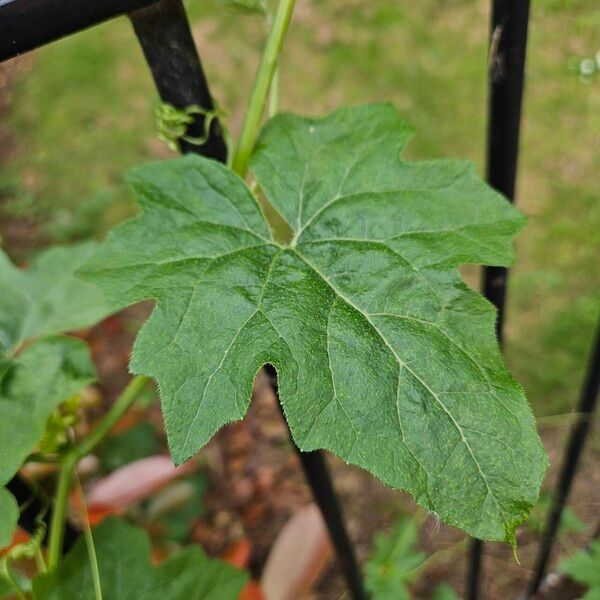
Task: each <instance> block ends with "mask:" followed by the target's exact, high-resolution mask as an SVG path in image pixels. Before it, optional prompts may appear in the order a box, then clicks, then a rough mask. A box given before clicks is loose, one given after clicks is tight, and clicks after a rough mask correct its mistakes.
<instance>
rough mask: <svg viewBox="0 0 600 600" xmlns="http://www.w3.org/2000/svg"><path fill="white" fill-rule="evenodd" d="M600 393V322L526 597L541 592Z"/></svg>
mask: <svg viewBox="0 0 600 600" xmlns="http://www.w3.org/2000/svg"><path fill="white" fill-rule="evenodd" d="M599 393H600V323H599V324H598V329H597V331H596V338H595V341H594V346H593V348H592V352H591V355H590V360H589V364H588V368H587V373H586V377H585V382H584V384H583V388H582V391H581V396H580V398H579V402H578V404H577V409H576V411H577V415H578V416H577V419H576V421H575V423H574V424H573V428H572V429H571V435H570V437H569V443H568V444H567V448H566V450H565V457H564V459H563V464H562V467H561V471H560V476H559V479H558V484H557V486H556V492H555V493H554V501H553V503H552V509H551V510H550V513H549V514H548V520H547V522H546V528H545V530H544V533H543V535H542V541H541V544H540V551H539V554H538V558H537V562H536V566H535V570H534V572H533V577H532V579H531V582H530V584H529V588H528V590H527V594H528V595H527V596H526V597H527V598H529V597H531V596H533V595H534V594H535V593H536V592H537V591H538V589H539V586H540V583H541V582H542V579H543V578H544V574H545V573H546V567H547V565H548V560H549V558H550V553H551V552H552V546H553V544H554V540H555V538H556V532H557V531H558V525H559V523H560V518H561V516H562V512H563V509H564V507H565V505H566V502H567V498H568V497H569V492H570V491H571V484H572V483H573V479H574V478H575V474H576V472H577V465H578V463H579V458H580V456H581V453H582V450H583V447H584V444H585V440H586V437H587V435H588V433H589V431H590V425H591V421H592V415H593V413H594V410H595V408H596V404H597V401H598V395H599Z"/></svg>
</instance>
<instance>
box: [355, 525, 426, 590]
mask: <svg viewBox="0 0 600 600" xmlns="http://www.w3.org/2000/svg"><path fill="white" fill-rule="evenodd" d="M418 534H419V530H418V528H417V523H416V521H415V519H411V518H408V517H404V518H402V519H400V521H398V523H397V524H396V525H395V527H394V530H393V531H392V533H391V535H389V536H386V535H384V534H382V533H377V534H376V535H375V541H374V548H373V552H372V554H371V556H370V557H369V559H368V560H367V562H366V564H365V586H366V588H367V590H368V591H369V592H370V593H371V595H372V596H373V598H377V599H378V600H410V597H411V596H410V590H409V589H408V585H409V584H410V582H411V581H412V580H413V579H414V578H415V574H416V573H415V569H417V568H418V567H419V566H420V565H421V564H423V562H424V561H425V558H426V556H425V554H423V552H419V551H418V550H416V549H415V546H416V544H417V540H418Z"/></svg>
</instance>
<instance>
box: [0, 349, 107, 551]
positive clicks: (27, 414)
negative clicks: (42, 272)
mask: <svg viewBox="0 0 600 600" xmlns="http://www.w3.org/2000/svg"><path fill="white" fill-rule="evenodd" d="M0 365H1V367H0V372H1V374H0V414H2V418H1V419H0V456H2V461H1V462H0V485H2V486H3V485H5V484H6V483H7V482H8V481H10V479H11V478H12V476H13V475H14V474H15V473H16V472H17V471H18V469H19V468H20V467H21V465H22V464H23V461H24V460H25V459H26V458H27V456H28V455H29V454H30V453H31V452H32V451H33V450H34V448H35V447H36V445H37V443H38V442H39V441H40V439H41V438H42V436H43V435H44V431H45V428H46V421H47V419H48V417H49V416H50V415H51V414H52V412H53V411H54V410H55V408H56V407H57V406H58V405H59V404H60V403H61V402H63V401H65V400H67V399H68V398H70V397H72V396H73V395H75V394H78V393H79V392H80V391H81V389H82V388H83V387H85V386H86V385H88V384H89V383H91V382H92V381H94V379H95V372H94V367H93V365H92V363H91V361H90V358H89V353H88V350H87V347H86V345H85V344H84V343H83V342H81V341H79V340H76V339H72V338H66V337H54V338H45V339H42V340H40V341H38V342H36V343H35V344H33V345H31V346H29V347H28V348H27V349H26V350H24V351H23V352H22V353H21V354H20V355H19V357H18V358H17V359H15V360H8V359H3V362H0ZM17 517H18V510H17V506H16V502H15V499H14V498H13V497H12V495H11V494H10V493H9V492H8V491H7V490H6V489H5V488H0V547H1V546H4V545H6V544H8V543H9V542H10V540H11V536H12V533H13V531H14V528H15V525H16V521H17Z"/></svg>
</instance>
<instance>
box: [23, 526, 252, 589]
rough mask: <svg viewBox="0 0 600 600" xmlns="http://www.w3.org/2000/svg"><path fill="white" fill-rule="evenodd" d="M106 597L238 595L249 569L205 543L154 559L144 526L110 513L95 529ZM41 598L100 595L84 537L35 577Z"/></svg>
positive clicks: (95, 539)
mask: <svg viewBox="0 0 600 600" xmlns="http://www.w3.org/2000/svg"><path fill="white" fill-rule="evenodd" d="M93 539H94V546H95V549H96V555H97V558H98V570H99V572H100V587H101V589H102V597H103V598H106V599H107V600H108V599H111V600H113V599H114V600H117V599H120V598H122V599H123V600H125V599H129V598H138V599H140V600H142V599H143V600H217V599H218V600H237V598H238V597H239V594H240V591H241V590H242V588H243V587H244V584H245V583H246V580H247V575H246V574H245V573H244V572H243V571H240V570H238V569H236V568H235V567H233V566H231V565H229V564H227V563H224V562H222V561H219V560H211V559H209V558H208V557H207V556H206V555H205V554H204V553H203V552H202V550H200V548H199V547H197V546H195V547H193V548H188V549H186V550H183V551H182V552H180V553H178V554H176V555H174V556H172V557H170V558H168V559H167V560H165V561H164V562H163V563H162V564H160V565H159V566H158V567H153V566H152V564H151V563H150V540H149V538H148V535H147V534H146V533H145V532H144V531H143V530H141V529H138V528H137V527H134V526H133V525H130V524H128V523H126V522H125V521H122V520H119V519H113V518H110V519H106V520H105V521H103V522H102V523H101V524H100V525H99V526H98V527H97V528H96V529H95V530H94V531H93ZM33 596H34V598H35V599H36V600H64V599H65V598H78V599H80V600H88V599H89V600H94V590H93V585H92V571H91V569H90V565H89V559H88V552H87V549H86V547H85V543H84V541H83V540H82V539H80V540H79V541H78V542H77V544H75V546H74V548H73V550H71V551H70V552H69V554H68V555H67V557H66V558H65V559H64V561H63V562H62V564H61V565H60V566H59V568H58V569H57V570H55V571H53V572H51V573H48V574H44V575H38V576H37V577H36V578H35V579H34V580H33Z"/></svg>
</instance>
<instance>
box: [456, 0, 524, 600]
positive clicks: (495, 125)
mask: <svg viewBox="0 0 600 600" xmlns="http://www.w3.org/2000/svg"><path fill="white" fill-rule="evenodd" d="M528 21H529V0H494V1H493V4H492V20H491V28H490V51H489V70H488V77H489V81H488V85H489V106H488V134H487V161H486V163H487V181H488V183H489V184H490V185H491V186H492V187H494V188H495V189H497V190H498V191H499V192H500V193H502V194H504V196H506V197H507V198H508V199H509V200H510V201H511V202H514V198H515V182H516V177H517V158H518V154H519V130H520V124H521V106H522V99H523V79H524V72H525V51H526V48H527V25H528ZM507 279H508V269H506V268H505V267H486V268H485V269H484V270H483V286H482V287H483V293H484V295H485V297H486V298H487V299H488V300H490V301H491V302H492V303H493V304H494V306H495V307H496V308H497V310H498V317H497V321H496V335H497V337H498V342H499V343H500V345H501V346H502V342H503V332H504V312H505V311H504V304H505V300H506V286H507ZM483 549H484V546H483V543H482V542H481V541H480V540H472V542H471V547H470V551H469V564H468V570H467V582H466V589H467V594H466V596H467V599H468V600H478V598H479V597H480V593H479V588H480V582H481V571H482V559H483Z"/></svg>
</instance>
